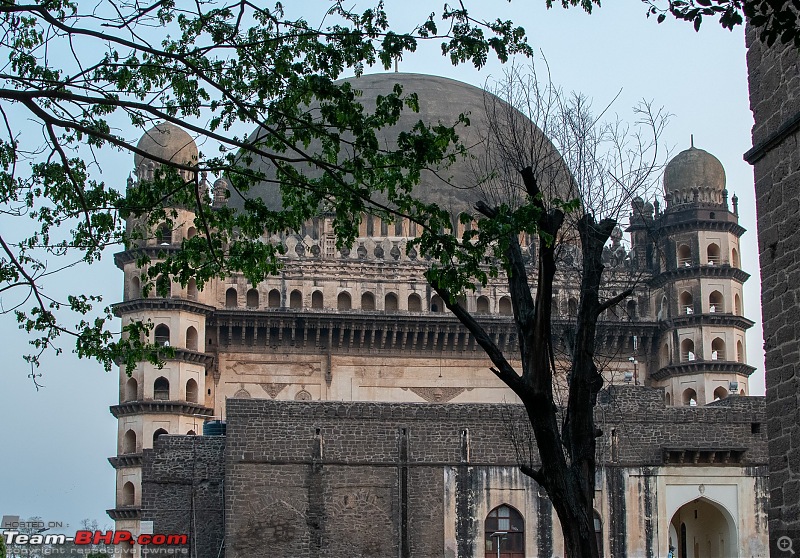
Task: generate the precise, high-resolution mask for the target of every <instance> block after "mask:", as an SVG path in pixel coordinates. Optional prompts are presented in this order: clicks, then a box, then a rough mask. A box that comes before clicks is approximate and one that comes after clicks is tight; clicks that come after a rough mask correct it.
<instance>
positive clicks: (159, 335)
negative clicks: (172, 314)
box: [153, 324, 169, 347]
mask: <svg viewBox="0 0 800 558" xmlns="http://www.w3.org/2000/svg"><path fill="white" fill-rule="evenodd" d="M153 333H154V338H155V339H154V340H155V343H156V345H158V346H159V347H169V328H168V327H167V326H166V325H165V324H158V325H157V326H156V329H155V331H154V332H153Z"/></svg>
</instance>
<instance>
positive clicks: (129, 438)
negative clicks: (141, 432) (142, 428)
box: [122, 430, 136, 453]
mask: <svg viewBox="0 0 800 558" xmlns="http://www.w3.org/2000/svg"><path fill="white" fill-rule="evenodd" d="M122 453H136V432H134V431H133V430H128V431H127V432H125V435H124V436H123V437H122Z"/></svg>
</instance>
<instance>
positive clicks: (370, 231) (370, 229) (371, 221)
mask: <svg viewBox="0 0 800 558" xmlns="http://www.w3.org/2000/svg"><path fill="white" fill-rule="evenodd" d="M365 219H366V222H367V236H375V218H374V217H373V216H372V215H367V216H365Z"/></svg>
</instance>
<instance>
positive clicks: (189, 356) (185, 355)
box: [115, 347, 216, 371]
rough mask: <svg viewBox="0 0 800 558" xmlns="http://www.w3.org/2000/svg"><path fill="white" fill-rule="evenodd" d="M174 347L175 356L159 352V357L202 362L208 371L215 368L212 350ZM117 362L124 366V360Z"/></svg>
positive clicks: (169, 360) (164, 359)
mask: <svg viewBox="0 0 800 558" xmlns="http://www.w3.org/2000/svg"><path fill="white" fill-rule="evenodd" d="M172 349H173V350H174V355H173V356H166V355H164V354H159V358H160V359H161V360H163V361H164V362H188V363H190V364H202V365H203V367H205V369H206V370H207V371H208V370H211V369H213V368H214V362H215V361H216V359H215V358H214V355H213V354H211V353H210V352H206V353H201V352H199V351H190V350H189V349H180V348H178V347H172ZM115 364H116V365H117V366H122V365H123V364H124V361H123V360H121V359H120V360H117V361H116V362H115Z"/></svg>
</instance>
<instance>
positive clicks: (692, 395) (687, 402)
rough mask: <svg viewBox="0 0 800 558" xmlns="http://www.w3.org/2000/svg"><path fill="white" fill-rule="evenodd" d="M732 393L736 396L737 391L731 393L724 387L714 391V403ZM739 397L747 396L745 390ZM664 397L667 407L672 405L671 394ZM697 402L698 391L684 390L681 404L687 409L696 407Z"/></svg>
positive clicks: (742, 390)
mask: <svg viewBox="0 0 800 558" xmlns="http://www.w3.org/2000/svg"><path fill="white" fill-rule="evenodd" d="M731 393H733V394H734V395H736V391H735V390H734V391H733V392H729V391H728V390H727V389H725V388H724V387H722V386H719V387H717V388H716V389H715V390H714V393H713V396H714V401H719V400H721V399H725V398H726V397H728V395H730V394H731ZM739 395H745V391H744V388H742V389H740V390H739ZM664 397H665V400H666V403H667V405H671V404H672V398H671V397H670V395H669V393H667V394H666V395H665V396H664ZM697 401H698V399H697V391H695V390H694V388H686V389H685V390H683V393H682V394H681V399H680V403H681V404H682V405H683V406H685V407H694V406H696V405H697ZM677 403H678V402H677V401H676V404H677Z"/></svg>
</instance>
